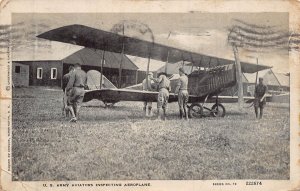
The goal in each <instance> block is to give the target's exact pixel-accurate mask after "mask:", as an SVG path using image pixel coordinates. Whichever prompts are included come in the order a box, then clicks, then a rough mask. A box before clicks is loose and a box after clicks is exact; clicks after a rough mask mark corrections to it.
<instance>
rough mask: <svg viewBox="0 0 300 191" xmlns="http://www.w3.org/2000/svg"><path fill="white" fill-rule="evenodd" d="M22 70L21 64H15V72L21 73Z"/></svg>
mask: <svg viewBox="0 0 300 191" xmlns="http://www.w3.org/2000/svg"><path fill="white" fill-rule="evenodd" d="M20 72H21V66H15V73H17V74H19V73H20Z"/></svg>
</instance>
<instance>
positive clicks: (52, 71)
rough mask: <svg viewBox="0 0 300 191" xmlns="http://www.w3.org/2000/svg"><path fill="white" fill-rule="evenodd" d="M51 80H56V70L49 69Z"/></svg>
mask: <svg viewBox="0 0 300 191" xmlns="http://www.w3.org/2000/svg"><path fill="white" fill-rule="evenodd" d="M51 79H57V68H51Z"/></svg>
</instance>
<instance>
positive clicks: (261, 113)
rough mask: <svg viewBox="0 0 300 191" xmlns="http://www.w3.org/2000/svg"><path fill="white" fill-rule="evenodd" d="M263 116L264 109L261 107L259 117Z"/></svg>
mask: <svg viewBox="0 0 300 191" xmlns="http://www.w3.org/2000/svg"><path fill="white" fill-rule="evenodd" d="M262 116H263V109H262V108H261V109H260V115H259V119H262Z"/></svg>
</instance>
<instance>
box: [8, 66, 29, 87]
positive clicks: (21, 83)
mask: <svg viewBox="0 0 300 191" xmlns="http://www.w3.org/2000/svg"><path fill="white" fill-rule="evenodd" d="M12 81H13V86H14V87H27V86H29V66H28V65H25V64H22V63H18V62H13V64H12Z"/></svg>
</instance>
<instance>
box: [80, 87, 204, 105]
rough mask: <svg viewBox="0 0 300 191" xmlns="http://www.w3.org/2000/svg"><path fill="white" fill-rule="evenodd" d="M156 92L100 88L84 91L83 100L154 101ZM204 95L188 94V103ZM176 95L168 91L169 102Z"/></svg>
mask: <svg viewBox="0 0 300 191" xmlns="http://www.w3.org/2000/svg"><path fill="white" fill-rule="evenodd" d="M157 96H158V92H149V91H141V90H131V89H100V90H87V91H86V92H85V95H84V98H83V102H88V101H91V100H93V99H98V100H101V101H103V102H105V103H116V102H119V101H141V102H143V101H147V102H156V101H157ZM205 97H206V96H201V97H199V96H194V95H191V96H189V103H193V102H201V101H203V100H204V99H205ZM177 100H178V96H177V95H175V94H174V93H170V96H169V102H176V101H177Z"/></svg>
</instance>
